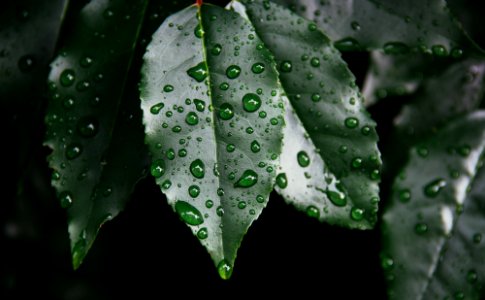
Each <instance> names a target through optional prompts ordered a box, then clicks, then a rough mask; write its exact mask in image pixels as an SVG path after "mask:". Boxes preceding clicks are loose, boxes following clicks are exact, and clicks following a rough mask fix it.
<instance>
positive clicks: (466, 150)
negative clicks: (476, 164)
mask: <svg viewBox="0 0 485 300" xmlns="http://www.w3.org/2000/svg"><path fill="white" fill-rule="evenodd" d="M456 150H457V152H458V154H460V155H461V156H463V157H467V156H468V155H470V152H471V150H472V149H471V147H470V146H468V145H463V146H461V147H458V149H456Z"/></svg>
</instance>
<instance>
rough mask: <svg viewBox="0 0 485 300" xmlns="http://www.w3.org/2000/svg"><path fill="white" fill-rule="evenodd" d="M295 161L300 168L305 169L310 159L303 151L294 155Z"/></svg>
mask: <svg viewBox="0 0 485 300" xmlns="http://www.w3.org/2000/svg"><path fill="white" fill-rule="evenodd" d="M296 159H297V161H298V164H299V165H300V167H303V168H305V167H308V166H309V165H310V157H309V156H308V154H307V153H306V152H305V151H300V152H298V154H297V155H296Z"/></svg>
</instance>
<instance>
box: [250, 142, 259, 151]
mask: <svg viewBox="0 0 485 300" xmlns="http://www.w3.org/2000/svg"><path fill="white" fill-rule="evenodd" d="M260 150H261V146H260V145H259V143H258V141H256V140H255V141H252V142H251V151H252V152H253V153H258V152H259V151H260Z"/></svg>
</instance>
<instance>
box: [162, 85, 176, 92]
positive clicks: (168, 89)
mask: <svg viewBox="0 0 485 300" xmlns="http://www.w3.org/2000/svg"><path fill="white" fill-rule="evenodd" d="M173 90H174V87H173V85H170V84H167V85H165V86H164V87H163V91H164V92H165V93H170V92H173Z"/></svg>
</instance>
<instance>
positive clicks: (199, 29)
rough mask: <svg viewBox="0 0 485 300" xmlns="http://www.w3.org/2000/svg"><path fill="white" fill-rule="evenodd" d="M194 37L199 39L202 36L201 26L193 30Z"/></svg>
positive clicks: (198, 25)
mask: <svg viewBox="0 0 485 300" xmlns="http://www.w3.org/2000/svg"><path fill="white" fill-rule="evenodd" d="M194 35H195V36H196V37H198V38H199V39H201V38H202V37H203V36H204V30H203V29H202V26H200V24H197V26H196V27H195V29H194Z"/></svg>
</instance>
